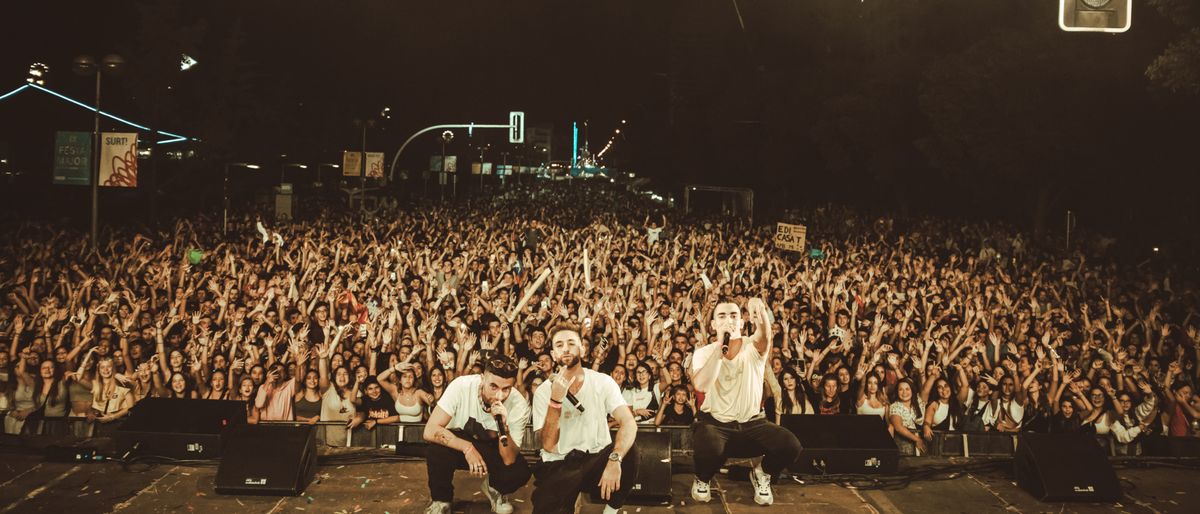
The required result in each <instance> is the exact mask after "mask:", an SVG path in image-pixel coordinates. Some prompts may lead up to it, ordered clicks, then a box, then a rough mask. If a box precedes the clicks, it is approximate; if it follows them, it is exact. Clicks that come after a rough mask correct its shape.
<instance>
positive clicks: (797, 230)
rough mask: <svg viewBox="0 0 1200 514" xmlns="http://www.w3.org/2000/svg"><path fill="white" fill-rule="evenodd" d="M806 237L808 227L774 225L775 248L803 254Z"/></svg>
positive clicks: (785, 224)
mask: <svg viewBox="0 0 1200 514" xmlns="http://www.w3.org/2000/svg"><path fill="white" fill-rule="evenodd" d="M807 237H808V227H805V226H804V225H791V224H788V223H776V224H775V248H778V249H780V250H790V251H793V252H803V251H804V243H805V239H806V238H807Z"/></svg>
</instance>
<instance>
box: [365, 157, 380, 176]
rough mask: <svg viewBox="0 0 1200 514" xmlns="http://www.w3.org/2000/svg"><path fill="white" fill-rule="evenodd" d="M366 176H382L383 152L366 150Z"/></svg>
mask: <svg viewBox="0 0 1200 514" xmlns="http://www.w3.org/2000/svg"><path fill="white" fill-rule="evenodd" d="M367 178H383V152H367Z"/></svg>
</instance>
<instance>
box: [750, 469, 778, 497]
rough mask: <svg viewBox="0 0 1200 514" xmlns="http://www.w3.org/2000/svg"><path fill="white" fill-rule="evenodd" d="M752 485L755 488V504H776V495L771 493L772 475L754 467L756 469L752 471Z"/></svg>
mask: <svg viewBox="0 0 1200 514" xmlns="http://www.w3.org/2000/svg"><path fill="white" fill-rule="evenodd" d="M750 484H751V485H753V486H754V503H757V504H759V505H770V504H772V503H775V493H773V492H772V491H771V475H768V474H766V473H765V472H763V470H762V468H761V467H759V466H754V469H752V470H750Z"/></svg>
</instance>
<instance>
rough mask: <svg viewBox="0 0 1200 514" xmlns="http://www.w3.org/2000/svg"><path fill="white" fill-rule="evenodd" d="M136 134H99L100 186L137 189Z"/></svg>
mask: <svg viewBox="0 0 1200 514" xmlns="http://www.w3.org/2000/svg"><path fill="white" fill-rule="evenodd" d="M137 136H138V135H137V133H136V132H104V133H102V134H100V139H101V142H100V185H102V186H107V187H137V185H138V184H137V179H138V176H137Z"/></svg>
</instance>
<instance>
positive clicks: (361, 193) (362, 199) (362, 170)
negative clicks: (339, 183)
mask: <svg viewBox="0 0 1200 514" xmlns="http://www.w3.org/2000/svg"><path fill="white" fill-rule="evenodd" d="M354 126H355V127H359V128H361V129H362V159H361V160H359V161H358V163H359V166H358V167H359V174H358V179H359V182H358V185H359V188H358V208H359V210H365V209H366V207H367V206H366V199H367V129H369V128H375V118H368V119H366V120H361V119H356V120H354Z"/></svg>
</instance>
